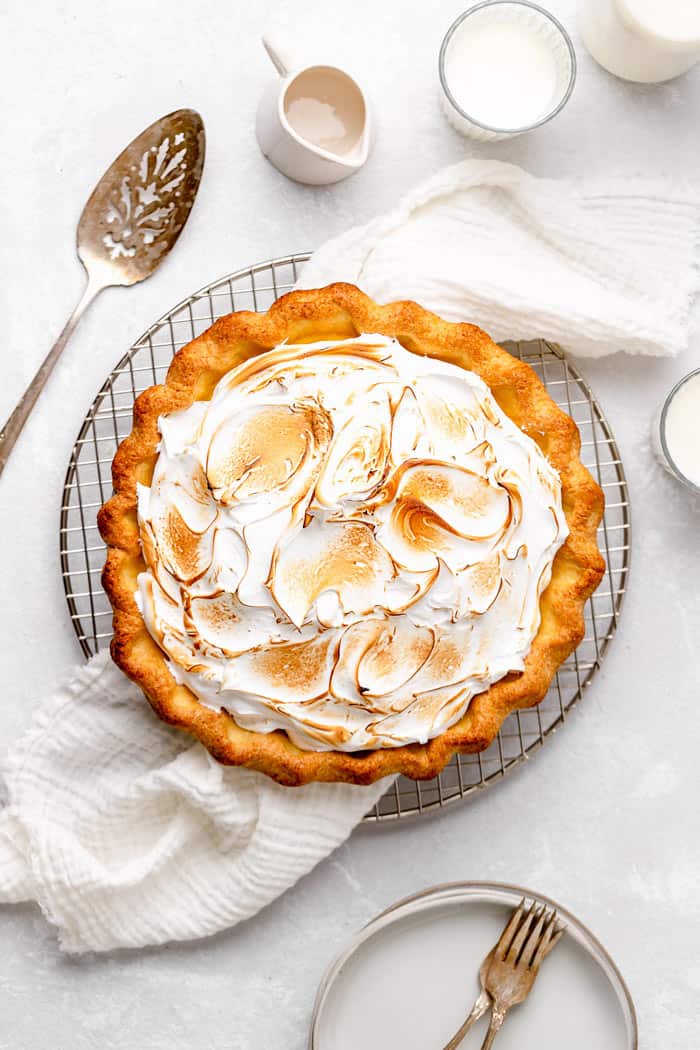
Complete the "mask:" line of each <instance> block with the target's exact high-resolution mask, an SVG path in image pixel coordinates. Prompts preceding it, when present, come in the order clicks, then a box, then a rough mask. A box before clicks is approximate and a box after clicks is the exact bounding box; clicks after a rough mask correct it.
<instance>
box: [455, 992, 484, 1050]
mask: <svg viewBox="0 0 700 1050" xmlns="http://www.w3.org/2000/svg"><path fill="white" fill-rule="evenodd" d="M490 1005H491V996H490V995H489V993H488V992H486V991H484V990H483V989H482V991H481V994H480V995H479V998H478V999H477V1000H476V1002H475V1003H474V1005H473V1006H472V1009H471V1013H470V1014H469V1016H468V1017H467V1018H466V1020H465V1021H464V1023H463V1024H462V1025H461V1027H460V1028H458V1029H457V1031H456V1032H455V1034H454V1035H453V1036H452V1038H451V1039H450V1041H449V1043H446V1044H445V1046H444V1047H443V1050H457V1047H458V1046H459V1044H460V1043H461V1042H462V1040H463V1039H464V1037H465V1035H466V1034H467V1032H468V1031H469V1029H470V1028H471V1026H472V1025H473V1024H476V1022H477V1021H478V1020H479V1018H480V1017H483V1015H484V1014H485V1013H486V1011H487V1010H488V1008H489V1006H490Z"/></svg>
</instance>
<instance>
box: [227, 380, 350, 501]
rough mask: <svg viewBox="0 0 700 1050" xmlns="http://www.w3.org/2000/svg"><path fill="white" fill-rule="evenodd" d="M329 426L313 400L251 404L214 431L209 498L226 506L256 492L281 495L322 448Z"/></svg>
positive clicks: (306, 470) (327, 439)
mask: <svg viewBox="0 0 700 1050" xmlns="http://www.w3.org/2000/svg"><path fill="white" fill-rule="evenodd" d="M332 434H333V424H332V422H331V420H330V417H329V416H328V414H327V413H326V412H325V411H324V409H323V408H322V407H321V406H320V405H319V404H318V403H317V402H313V401H302V402H298V403H295V404H291V405H279V404H278V405H275V404H272V405H261V406H257V405H252V406H251V407H250V408H247V409H243V410H242V411H241V412H240V413H239V414H238V415H236V416H234V417H233V418H231V419H225V420H224V421H223V422H222V423H221V425H220V426H219V427H218V428H217V429H216V430H215V432H214V434H213V435H212V438H211V443H210V445H209V452H208V455H207V460H206V477H207V481H208V483H209V486H210V487H211V490H212V492H213V495H214V498H215V499H216V500H217V501H218V502H219V503H221V504H224V505H227V504H231V503H236V502H238V501H240V500H244V499H250V498H252V497H255V496H257V495H260V494H261V493H278V494H280V495H281V493H282V492H283V491H284V490H285V488H286V487H287V486H288V485H289V484H290V483H292V482H293V479H294V478H295V477H297V476H298V475H300V474H304V475H306V474H308V473H311V472H312V471H313V470H314V468H315V466H316V464H317V463H318V461H319V460H320V458H321V456H322V455H323V453H324V452H325V450H326V449H327V447H328V444H329V442H330V439H331V436H332Z"/></svg>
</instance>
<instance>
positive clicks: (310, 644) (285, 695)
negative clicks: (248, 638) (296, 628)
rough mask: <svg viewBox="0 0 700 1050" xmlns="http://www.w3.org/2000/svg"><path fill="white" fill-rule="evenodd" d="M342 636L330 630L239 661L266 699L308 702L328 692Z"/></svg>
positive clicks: (250, 685)
mask: <svg viewBox="0 0 700 1050" xmlns="http://www.w3.org/2000/svg"><path fill="white" fill-rule="evenodd" d="M338 642H339V637H338V634H337V632H335V631H328V632H326V633H325V634H321V635H317V636H316V637H314V638H310V639H308V640H307V641H303V642H285V643H283V644H281V643H277V644H273V645H270V646H268V647H267V648H266V649H262V650H258V651H256V652H249V653H245V654H244V655H243V656H241V657H240V659H239V661H238V669H239V671H240V674H241V675H242V676H244V677H245V680H246V683H247V686H248V688H249V689H252V690H254V691H255V693H256V694H258V695H259V696H260V698H261V699H263V700H271V701H277V702H279V703H294V704H299V705H304V704H308V703H310V702H311V701H312V700H320V699H322V698H324V697H325V696H326V695H327V692H328V682H329V680H330V677H331V675H332V673H333V667H334V665H335V661H336V653H337V649H338Z"/></svg>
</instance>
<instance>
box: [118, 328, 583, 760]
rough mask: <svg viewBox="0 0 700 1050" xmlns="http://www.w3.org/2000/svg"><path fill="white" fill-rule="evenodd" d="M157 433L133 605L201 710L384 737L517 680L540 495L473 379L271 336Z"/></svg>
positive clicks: (314, 732)
mask: <svg viewBox="0 0 700 1050" xmlns="http://www.w3.org/2000/svg"><path fill="white" fill-rule="evenodd" d="M159 427H160V432H161V436H162V441H161V445H160V454H159V456H158V460H157V463H156V467H155V471H154V474H153V479H152V482H151V485H150V487H145V486H142V485H140V486H139V490H138V509H139V527H140V532H141V542H142V550H143V556H144V560H145V562H146V570H145V571H144V572H143V573H141V575H140V576H139V580H138V591H137V595H136V598H137V602H138V605H139V608H140V609H141V612H142V614H143V616H144V620H145V622H146V625H147V627H148V630H149V631H150V633H151V634H152V635H153V637H154V639H155V640H156V641H157V642H158V644H159V645H160V647H161V648H162V650H163V651H164V653H165V654H166V656H167V657H168V659H169V666H170V668H171V671H172V673H173V675H174V676H175V678H176V679H177V680H178V681H179V682H182V683H184V684H186V685H187V686H188V687H189V688H190V689H191V690H192V691H193V692H194V693H195V695H196V696H197V697H198V698H199V699H200V701H201V702H202V703H204V704H206V705H207V706H209V707H213V708H215V709H219V708H221V707H224V708H226V710H227V711H229V712H230V713H231V714H232V716H233V717H234V718H235V720H236V721H237V722H238V723H239V725H241V726H243V727H244V728H248V729H252V730H255V731H258V732H271V731H272V730H275V729H284V730H286V732H287V733H288V734H289V736H290V738H291V739H292V740H293V741H294V742H295V743H296V744H298V745H299V746H300V747H303V748H307V749H315V750H327V749H339V750H344V751H357V750H361V749H371V748H383V747H397V746H399V745H402V744H408V743H415V742H418V743H424V742H426V741H427V740H430V739H431V738H433V737H434V736H437V735H438V734H439V733H442V732H444V731H445V730H446V729H448V728H449V726H451V725H453V724H454V723H455V722H456V721H458V719H460V718H461V717H462V715H463V714H464V712H465V711H466V709H467V707H468V706H469V703H470V701H471V698H472V697H473V696H474V695H475V694H477V693H479V692H482V691H483V690H485V689H488V688H489V687H490V686H491V685H492V684H493V683H494V682H496V681H498V680H499V679H500V678H502V677H503V676H504V675H506V674H508V673H509V672H513V671H520V670H522V669H523V666H524V660H525V657H526V656H527V654H528V652H529V650H530V647H531V645H532V641H533V639H534V637H535V635H536V633H537V630H538V628H539V623H540V609H539V599H540V596H541V594H542V592H543V591H544V589H545V588H546V586H547V584H548V583H549V580H550V576H551V569H552V562H553V560H554V556H555V554H556V552H557V550H558V549H559V547H560V546H561V544H562V543H563V542H564V540H565V539H566V536H567V535H568V529H567V525H566V519H565V517H564V513H563V510H562V503H561V484H560V480H559V476H558V474H557V473H556V471H555V470H554V469H553V468H552V467H551V466H550V464H549V463H548V462H547V460H546V459H545V457H544V455H543V454H542V452H541V451H540V449H539V448H538V447H537V445H536V444H535V443H534V442H533V441H532V440H531V439H530V438H529V437H528V436H527V435H525V434H524V433H523V432H522V431H521V430H519V429H518V427H517V426H516V425H515V424H514V423H513V422H512V421H511V420H510V419H509V418H508V417H507V416H506V415H505V414H504V413H503V412H502V411H501V409H500V408H499V407H498V405H497V403H496V401H495V400H494V398H493V396H492V395H491V393H490V392H489V390H488V388H487V387H486V386H485V384H484V383H483V382H482V380H481V379H479V378H478V376H476V375H474V374H473V373H472V372H467V371H464V370H462V369H460V368H458V367H456V366H454V365H451V364H448V363H446V362H443V361H440V360H435V359H432V358H427V357H419V356H417V355H416V354H413V353H410V352H409V351H407V350H405V349H404V348H403V347H402V346H401V345H400V344H399V343H398V342H397V341H396V340H394V339H389V338H387V337H386V336H382V335H363V336H360V337H358V338H357V339H352V340H348V341H337V342H323V343H306V344H300V345H298V346H297V345H294V346H293V345H290V344H283V345H281V346H279V347H276V348H275V349H274V350H271V351H269V352H268V353H266V354H261V355H260V356H259V357H255V358H252V359H251V360H249V361H246V362H245V363H244V364H242V365H241V366H240V367H239V368H236V369H234V370H233V371H232V372H230V373H229V374H228V375H226V376H224V378H223V379H222V380H221V381H220V383H219V384H218V386H217V387H216V389H215V391H214V393H213V395H212V398H211V400H210V401H208V402H195V403H194V404H193V405H191V406H190V407H189V408H187V409H184V410H183V411H181V412H174V413H171V414H169V415H168V416H164V417H162V418H161V419H160V421H159Z"/></svg>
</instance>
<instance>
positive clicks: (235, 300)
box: [60, 254, 631, 824]
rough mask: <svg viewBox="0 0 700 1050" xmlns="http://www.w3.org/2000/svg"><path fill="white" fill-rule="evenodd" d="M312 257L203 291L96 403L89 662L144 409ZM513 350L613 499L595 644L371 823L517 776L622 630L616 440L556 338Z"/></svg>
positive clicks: (85, 511)
mask: <svg viewBox="0 0 700 1050" xmlns="http://www.w3.org/2000/svg"><path fill="white" fill-rule="evenodd" d="M308 258H309V256H308V254H299V255H288V256H285V257H283V258H280V259H274V260H271V261H270V262H265V263H260V264H258V265H257V266H251V267H248V268H247V269H245V270H238V271H237V272H236V273H233V274H230V276H228V277H224V278H222V279H221V280H220V281H216V282H215V283H214V284H210V285H208V286H207V287H206V288H202V289H201V291H199V292H195V294H194V295H192V296H191V297H190V298H189V299H186V300H185V301H184V302H182V303H179V304H178V305H177V306H176V307H175V308H174V309H173V310H171V311H170V312H169V313H167V314H166V315H165V316H164V317H162V318H161V319H160V320H159V321H156V323H155V324H154V325H152V326H151V327H150V328H149V329H148V331H147V332H145V333H144V335H143V336H142V337H141V338H140V339H139V340H138V341H137V342H136V343H135V344H134V345H133V346H132V347H131V349H130V350H129V351H128V353H127V354H125V355H124V357H123V358H122V359H121V361H120V362H119V363H118V364H117V366H116V368H115V369H114V370H113V371H112V373H111V374H110V375H109V376H108V377H107V379H106V380H105V383H104V384H103V386H102V388H101V390H100V391H99V393H98V394H97V397H96V398H95V400H94V401H93V403H92V406H91V407H90V410H89V412H88V413H87V415H86V417H85V420H84V422H83V425H82V427H81V428H80V433H79V434H78V437H77V439H76V442H75V446H74V449H73V453H72V455H71V458H70V463H69V464H68V471H67V474H66V481H65V485H64V490H63V503H62V507H61V524H60V545H61V570H62V575H63V584H64V588H65V592H66V599H67V601H68V609H69V611H70V617H71V620H72V622H73V626H74V627H75V630H76V633H77V635H78V640H79V642H80V645H81V646H82V649H83V652H84V653H85V656H86V657H89V656H91V655H92V654H93V653H96V652H97V651H98V650H99V649H102V648H104V646H105V645H107V644H108V642H109V639H110V637H111V633H112V632H111V630H110V624H111V615H112V611H111V608H110V605H109V602H108V600H107V597H106V595H105V594H104V591H103V590H102V585H101V583H100V573H101V570H102V565H103V563H104V559H105V547H104V544H103V542H102V539H101V537H100V534H99V532H98V529H97V511H98V509H99V507H100V506H101V505H102V503H103V502H104V501H105V499H107V498H108V497H109V496H110V494H111V491H112V483H111V473H110V468H111V463H112V457H113V456H114V453H115V451H116V449H117V446H118V444H119V442H120V441H121V440H122V439H123V438H124V437H126V435H127V434H128V433H129V432H130V430H131V413H132V407H133V403H134V399H135V398H136V396H137V395H138V394H140V393H141V391H143V390H145V389H146V388H147V387H149V386H151V385H152V384H154V383H160V382H162V381H163V380H164V378H165V373H166V371H167V368H168V365H169V364H170V361H171V359H172V357H173V354H175V353H176V351H177V350H179V349H180V348H181V347H183V346H184V345H185V344H186V343H188V342H189V341H190V340H191V339H194V337H195V336H197V335H199V334H200V333H201V332H203V331H204V330H205V329H206V328H208V327H209V325H211V324H212V323H213V322H214V321H215V320H216V319H217V318H219V317H221V316H223V315H224V314H227V313H230V312H231V311H232V310H246V309H247V310H266V309H267V308H268V307H269V306H270V305H271V304H272V302H274V300H275V299H277V298H278V297H279V296H280V295H282V294H283V293H284V292H287V291H289V290H290V289H291V288H292V287H293V286H294V284H295V283H296V280H297V277H298V275H299V273H300V271H301V268H302V267H303V264H304V263H305V262H306V261H307V259H308ZM504 345H505V346H506V348H507V349H508V350H509V351H510V352H511V353H513V354H515V355H516V356H517V357H519V358H521V360H523V361H527V363H528V364H529V365H531V366H532V367H533V368H534V370H535V371H536V372H537V374H538V375H539V376H540V378H541V379H542V381H543V382H544V384H545V386H546V387H547V390H548V391H549V394H550V396H551V397H552V398H553V399H554V401H555V402H556V403H557V404H558V405H559V406H561V408H563V409H564V411H566V412H568V413H569V415H570V416H572V417H573V419H574V420H575V421H576V423H577V424H578V428H579V430H580V432H581V458H582V460H583V462H584V463H585V465H586V466H587V467H588V469H589V470H590V471H591V473H592V474H593V476H594V477H595V478H596V479H597V480H598V482H599V484H600V485H601V487H602V488H603V490H604V492H605V496H606V508H605V517H604V519H603V521H602V523H601V525H600V529H599V536H598V539H599V545H600V548H601V550H602V552H603V554H604V556H605V560H606V566H607V568H606V574H605V578H604V580H603V582H602V583H601V585H600V587H599V589H598V591H596V593H595V595H594V596H593V597H592V598H591V599H590V600H589V602H588V604H587V606H586V610H585V621H586V634H585V637H584V639H583V641H582V642H581V644H580V646H579V647H578V649H577V650H576V652H575V653H574V654H573V655H572V656H571V657H570V658H569V659H568V660H567V661H566V662H565V663H564V664H562V666H561V667H560V669H559V671H558V673H557V675H556V677H555V679H554V681H553V683H552V685H551V688H550V689H549V692H548V693H547V695H546V697H545V698H544V700H543V701H542V702H541V703H540V704H539V705H538V706H537V707H534V708H531V709H528V710H525V711H518V712H516V713H515V714H513V715H511V716H510V717H509V718H508V719H507V721H506V722H505V723H504V724H503V727H502V728H501V732H500V733H499V734H498V737H497V738H496V740H495V741H494V743H493V744H492V745H491V747H490V748H489V749H488V750H487V751H484V752H482V753H481V754H480V755H459V756H456V757H455V758H453V760H452V761H451V762H450V764H449V765H448V766H447V767H446V768H445V769H444V770H443V772H442V773H441V774H440V776H438V777H436V778H435V779H433V780H429V781H423V782H418V781H412V780H408V779H406V778H404V777H400V778H398V779H397V780H395V781H394V783H393V785H392V786H391V788H390V789H389V790H388V791H387V793H386V794H385V795H384V796H383V797H382V798H381V799H380V800H379V802H378V803H377V805H376V806H375V807H374V808H373V809H372V810H371V811H370V812H369V813H368V814H367V816H366V817H365V820H366V821H367V822H369V823H374V824H384V823H390V822H392V821H395V820H396V819H398V818H399V817H408V816H415V815H418V814H425V813H432V812H436V811H438V810H439V809H441V808H442V807H444V806H447V805H448V804H450V803H453V802H456V801H458V800H460V799H464V798H467V797H468V796H470V795H473V794H474V793H475V792H476V791H477V790H479V789H482V788H485V787H487V786H488V785H489V784H493V783H494V782H495V781H497V780H500V779H501V778H502V777H503V776H505V774H506V773H509V772H510V771H511V770H513V769H515V768H516V767H517V766H518V765H519V764H521V763H522V762H523V761H524V760H525V759H526V758H528V757H529V756H530V755H531V754H532V753H533V752H534V751H536V750H537V749H538V748H540V747H541V746H542V745H543V744H544V743H545V741H546V740H547V739H548V738H549V737H551V735H552V734H553V732H554V730H555V729H557V728H558V727H559V726H560V725H562V724H563V722H564V721H565V720H566V717H567V715H568V713H569V711H571V709H572V707H573V706H574V704H576V703H577V702H578V700H580V698H581V696H582V694H583V691H584V690H585V688H586V686H588V685H589V684H590V682H591V679H592V678H593V676H594V675H595V672H596V671H597V669H598V668H599V667H600V663H601V660H602V659H603V656H604V655H605V651H606V649H607V647H608V645H609V643H610V641H611V639H612V637H613V635H614V633H615V629H616V627H617V621H618V617H619V614H620V608H621V605H622V600H623V597H624V594H625V586H626V581H627V573H628V569H629V560H630V540H631V527H630V511H629V501H628V493H627V482H626V480H625V473H624V470H623V466H622V461H621V459H620V453H619V451H618V448H617V444H616V443H615V439H614V437H613V435H612V431H611V430H610V427H609V425H608V423H607V420H606V419H605V416H604V415H603V412H602V410H601V408H600V406H599V405H598V403H597V401H596V400H595V398H594V396H593V394H592V393H591V390H590V389H589V387H588V386H587V384H586V383H585V381H584V380H583V379H582V377H581V376H580V375H579V373H578V371H577V370H576V368H575V367H574V366H573V365H572V363H571V362H570V361H569V360H568V359H567V358H566V357H565V355H564V353H563V352H562V350H561V349H560V348H559V347H557V346H555V345H553V344H551V343H547V342H545V341H544V340H535V341H531V342H526V343H506V344H504Z"/></svg>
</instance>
